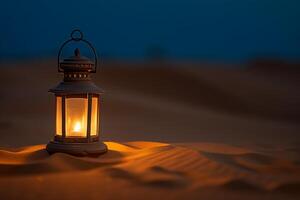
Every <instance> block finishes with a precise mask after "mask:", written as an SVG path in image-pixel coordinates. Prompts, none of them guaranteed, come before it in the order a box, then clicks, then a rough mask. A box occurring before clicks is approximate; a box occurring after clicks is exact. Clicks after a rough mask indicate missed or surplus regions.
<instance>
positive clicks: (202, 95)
mask: <svg viewBox="0 0 300 200" xmlns="http://www.w3.org/2000/svg"><path fill="white" fill-rule="evenodd" d="M269 65H272V66H269ZM275 65H276V66H275ZM281 65H282V66H281ZM270 68H271V69H270ZM1 75H2V78H1V80H0V85H1V104H0V105H1V113H0V126H1V129H0V132H1V135H0V137H1V140H0V143H1V145H2V146H19V145H29V144H39V143H46V142H47V141H48V140H49V139H50V138H51V137H52V136H53V133H54V124H55V123H54V97H53V96H52V94H50V93H48V92H47V91H48V89H49V88H51V87H52V86H54V85H55V84H57V83H58V82H59V81H61V79H62V76H61V75H59V74H58V73H57V72H56V62H55V60H54V59H53V60H36V61H22V62H21V61H20V62H16V63H14V64H12V63H2V64H1ZM93 79H94V81H95V82H96V83H97V84H98V85H99V86H100V87H102V88H103V89H104V90H105V91H106V92H105V94H104V97H103V107H102V108H101V114H102V120H103V121H102V127H101V128H102V137H103V138H104V140H114V141H128V140H129V141H132V140H151V141H163V142H192V141H203V142H225V143H229V144H260V145H268V144H281V145H282V144H291V143H292V144H294V145H296V144H299V142H300V136H299V128H300V125H299V117H300V114H299V113H300V112H299V111H300V110H299V108H300V94H299V91H300V90H299V89H300V79H299V68H298V65H297V64H288V63H284V64H276V63H275V64H274V63H273V62H270V61H268V62H267V61H255V62H251V63H248V64H247V65H244V66H243V67H242V68H241V67H240V66H239V65H238V66H236V65H231V66H230V68H228V67H227V66H225V67H224V66H222V65H220V64H215V65H214V64H205V63H171V62H128V61H127V62H116V61H115V62H105V63H103V65H102V66H101V68H100V70H99V71H98V73H97V74H95V75H94V76H93Z"/></svg>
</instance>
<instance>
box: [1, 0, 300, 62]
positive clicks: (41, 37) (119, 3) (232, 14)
mask: <svg viewBox="0 0 300 200" xmlns="http://www.w3.org/2000/svg"><path fill="white" fill-rule="evenodd" d="M299 10H300V1H299V0H106V1H104V0H85V1H79V0H73V1H62V0H35V1H34V0H26V1H24V0H10V1H3V2H1V7H0V25H1V32H0V37H1V39H0V59H1V60H3V59H15V58H35V57H48V56H56V53H57V51H58V48H59V46H60V45H61V43H62V42H63V41H64V40H66V39H67V38H68V36H69V33H70V31H71V30H72V29H73V28H80V29H82V31H83V32H84V34H85V37H86V38H87V39H88V40H90V41H91V42H92V43H93V44H94V45H95V46H96V49H97V50H98V52H99V54H100V55H102V56H104V57H107V58H116V59H144V58H145V57H147V56H149V55H150V56H151V55H152V54H153V51H155V50H157V49H158V51H157V52H158V53H159V52H162V53H163V55H164V56H166V57H167V58H169V59H178V60H181V59H185V60H188V59H192V60H207V61H224V62H243V61H247V60H248V59H252V58H255V57H272V58H282V59H288V60H299V58H300V22H299V20H300V11H299ZM154 54H155V53H154Z"/></svg>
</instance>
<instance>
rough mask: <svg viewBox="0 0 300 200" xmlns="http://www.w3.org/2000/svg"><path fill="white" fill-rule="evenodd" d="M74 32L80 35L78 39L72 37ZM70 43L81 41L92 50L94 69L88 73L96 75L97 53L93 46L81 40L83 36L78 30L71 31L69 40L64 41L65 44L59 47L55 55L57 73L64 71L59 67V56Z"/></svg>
mask: <svg viewBox="0 0 300 200" xmlns="http://www.w3.org/2000/svg"><path fill="white" fill-rule="evenodd" d="M76 32H79V33H80V37H75V36H74V34H75V33H76ZM72 41H74V42H79V41H82V42H84V43H86V44H87V45H88V46H89V47H90V48H91V49H92V51H93V54H94V62H95V68H94V69H93V70H92V71H90V72H91V73H96V71H97V66H98V56H97V53H96V49H95V48H94V46H93V45H92V44H91V43H90V42H89V41H87V40H85V39H83V34H82V32H81V31H80V30H79V29H75V30H73V31H72V33H71V39H68V40H67V41H65V42H64V43H63V44H62V45H61V47H60V49H59V51H58V55H57V71H58V72H64V70H63V69H61V67H60V56H61V53H62V50H63V48H64V47H65V46H66V45H67V44H68V43H69V42H72Z"/></svg>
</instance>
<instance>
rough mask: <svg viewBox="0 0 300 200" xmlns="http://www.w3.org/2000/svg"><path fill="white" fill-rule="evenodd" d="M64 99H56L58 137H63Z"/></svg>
mask: <svg viewBox="0 0 300 200" xmlns="http://www.w3.org/2000/svg"><path fill="white" fill-rule="evenodd" d="M61 104H62V97H59V96H57V97H56V135H62V116H61V114H62V107H61Z"/></svg>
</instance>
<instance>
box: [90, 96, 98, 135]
mask: <svg viewBox="0 0 300 200" xmlns="http://www.w3.org/2000/svg"><path fill="white" fill-rule="evenodd" d="M98 105H99V104H98V97H92V116H91V136H96V135H98V117H99V113H98V112H99V108H98Z"/></svg>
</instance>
